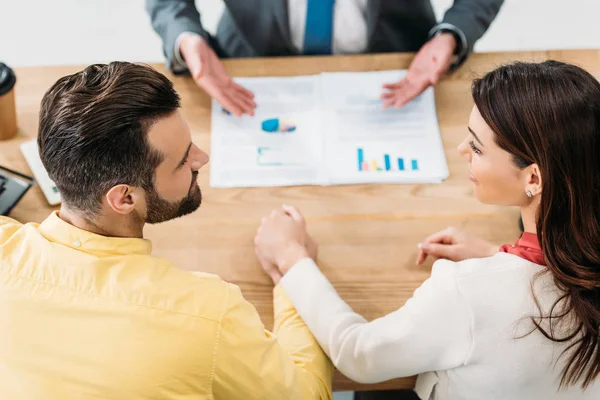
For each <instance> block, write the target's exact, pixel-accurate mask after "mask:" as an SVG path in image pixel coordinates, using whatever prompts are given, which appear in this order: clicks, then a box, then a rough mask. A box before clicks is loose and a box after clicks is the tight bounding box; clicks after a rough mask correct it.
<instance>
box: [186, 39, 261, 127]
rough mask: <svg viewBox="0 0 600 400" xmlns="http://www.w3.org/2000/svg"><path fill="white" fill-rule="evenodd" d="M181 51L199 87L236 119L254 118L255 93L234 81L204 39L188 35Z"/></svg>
mask: <svg viewBox="0 0 600 400" xmlns="http://www.w3.org/2000/svg"><path fill="white" fill-rule="evenodd" d="M179 51H180V52H181V55H182V56H183V58H184V59H185V63H186V64H187V66H188V69H189V70H190V74H191V75H192V78H194V81H195V82H196V84H197V85H198V86H200V87H201V88H202V89H204V90H205V91H206V93H208V94H209V95H210V96H211V97H213V98H214V99H215V100H217V101H218V102H219V103H220V104H221V105H222V106H223V107H225V108H226V109H227V110H228V111H230V112H231V113H232V114H233V115H235V116H236V117H240V116H242V115H243V114H248V115H250V116H253V115H254V109H255V108H256V103H255V102H254V94H252V92H250V91H248V90H247V89H244V88H243V87H242V86H240V85H238V84H237V83H235V82H234V81H233V79H231V77H230V76H229V74H228V73H227V71H225V68H224V67H223V64H222V63H221V61H220V60H219V58H218V57H217V55H216V54H215V52H214V51H213V49H211V48H210V46H209V45H208V43H206V40H204V38H202V37H200V36H198V35H193V34H189V35H185V36H184V37H183V38H182V39H181V42H180V45H179Z"/></svg>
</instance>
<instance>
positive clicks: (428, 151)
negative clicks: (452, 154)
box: [210, 71, 448, 187]
mask: <svg viewBox="0 0 600 400" xmlns="http://www.w3.org/2000/svg"><path fill="white" fill-rule="evenodd" d="M405 74H406V71H382V72H357V73H324V74H320V75H313V76H300V77H290V78H238V79H236V82H238V83H239V84H241V85H243V86H245V87H247V88H248V89H249V90H251V91H252V92H254V94H255V96H256V97H255V101H256V103H257V105H258V106H257V108H256V114H255V116H253V117H249V116H243V117H241V118H237V117H235V116H233V115H231V114H230V113H229V112H228V111H227V110H224V109H223V108H222V107H221V106H220V105H219V104H218V103H217V102H216V101H213V105H212V142H211V174H210V175H211V186H213V187H262V186H293V185H330V184H357V183H433V182H441V181H442V180H444V179H445V178H447V177H448V167H447V164H446V158H445V156H444V149H443V145H442V140H441V137H440V131H439V125H438V121H437V116H436V110H435V101H434V92H433V89H432V88H429V89H427V90H426V91H425V92H424V93H423V94H422V95H420V96H419V97H417V98H416V99H414V100H413V101H412V102H410V103H408V104H407V105H405V106H404V107H402V108H400V109H396V108H390V109H386V110H384V109H383V108H382V100H381V98H380V97H381V93H382V92H383V89H382V85H383V84H384V83H390V82H396V81H398V80H399V79H400V78H401V77H402V76H404V75H405Z"/></svg>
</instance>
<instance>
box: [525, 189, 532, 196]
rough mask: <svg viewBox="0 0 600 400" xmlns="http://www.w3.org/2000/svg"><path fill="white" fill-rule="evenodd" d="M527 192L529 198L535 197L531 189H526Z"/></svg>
mask: <svg viewBox="0 0 600 400" xmlns="http://www.w3.org/2000/svg"><path fill="white" fill-rule="evenodd" d="M525 194H526V195H527V197H529V198H532V197H533V194H531V191H529V190H526V191H525Z"/></svg>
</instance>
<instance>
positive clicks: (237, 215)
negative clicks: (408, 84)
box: [0, 50, 600, 390]
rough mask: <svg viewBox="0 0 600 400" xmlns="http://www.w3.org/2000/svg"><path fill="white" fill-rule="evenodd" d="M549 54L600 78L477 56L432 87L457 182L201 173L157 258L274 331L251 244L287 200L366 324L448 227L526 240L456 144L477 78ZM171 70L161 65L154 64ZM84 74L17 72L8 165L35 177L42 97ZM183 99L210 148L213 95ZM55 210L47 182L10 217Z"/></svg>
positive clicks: (158, 236)
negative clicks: (189, 207) (224, 182)
mask: <svg viewBox="0 0 600 400" xmlns="http://www.w3.org/2000/svg"><path fill="white" fill-rule="evenodd" d="M411 57H412V55H410V54H387V55H366V56H344V57H306V58H293V59H292V58H273V59H245V60H230V61H226V62H225V64H226V67H227V69H228V71H229V72H230V73H231V74H232V75H234V76H277V75H279V76H289V75H303V74H314V73H319V72H325V71H374V70H388V69H398V68H407V67H408V65H409V63H410V60H411ZM548 58H554V59H559V60H564V61H568V62H572V63H576V64H578V65H580V66H582V67H584V68H586V69H588V70H589V71H590V72H592V73H594V74H595V75H596V76H600V50H581V51H549V52H521V53H496V54H474V55H472V56H471V57H470V59H469V60H468V62H467V63H466V64H465V65H463V66H462V67H461V68H460V69H459V70H458V71H456V72H455V73H454V74H453V75H451V76H448V77H446V78H445V79H443V80H442V81H441V82H440V83H439V84H438V85H437V87H436V90H435V94H436V106H437V110H438V118H439V122H440V127H441V133H442V139H443V143H444V148H445V149H446V157H447V160H448V166H449V169H450V177H449V178H448V179H447V180H446V181H445V182H444V183H442V184H435V185H354V186H338V187H335V186H334V187H306V186H304V187H288V188H261V189H211V188H210V187H209V184H208V182H209V178H208V177H209V173H208V170H209V168H207V167H205V168H204V169H202V170H201V171H200V174H199V182H200V185H201V187H202V190H203V193H204V202H203V205H202V207H201V209H200V211H198V212H196V213H194V214H193V215H191V216H188V217H185V218H182V219H178V220H176V221H171V222H168V223H165V224H161V225H158V226H148V227H147V228H146V236H147V237H148V238H149V239H151V240H152V242H153V244H154V254H156V255H160V256H163V257H165V258H167V259H170V260H172V261H173V262H175V263H176V264H178V265H179V266H180V267H182V268H185V269H188V270H202V271H208V272H214V273H217V274H219V275H220V276H221V277H222V278H223V279H225V280H227V281H230V282H234V283H236V284H238V285H239V286H240V287H241V288H242V290H243V293H244V296H245V297H246V298H247V299H248V300H249V301H251V302H252V303H253V304H254V305H255V306H256V308H257V309H258V311H259V313H260V315H261V317H262V319H263V321H264V323H265V325H266V326H267V327H272V325H273V309H272V303H271V302H272V294H271V290H272V286H273V285H272V283H271V281H270V280H269V278H268V277H267V276H266V275H265V274H264V273H263V272H262V270H261V268H260V266H259V264H258V262H257V261H256V259H255V257H254V248H253V237H254V233H255V231H256V228H257V227H258V223H259V221H260V219H261V217H262V216H264V215H265V214H267V213H268V212H270V211H271V209H273V208H275V207H279V206H280V205H281V204H283V203H286V204H293V205H296V206H298V207H299V208H300V209H301V210H302V211H303V212H304V214H305V216H306V217H307V220H308V226H309V230H310V233H311V234H312V235H313V236H314V237H315V239H316V240H317V241H318V243H319V244H320V256H319V265H320V267H321V268H322V270H323V272H324V273H325V275H327V277H328V278H329V279H330V280H331V282H332V283H333V285H334V286H335V287H336V289H337V290H338V291H339V293H340V295H341V296H342V297H343V298H344V299H345V300H346V301H347V302H348V303H349V304H350V305H351V306H352V308H353V309H354V310H355V311H357V312H359V313H361V314H362V315H364V316H365V317H366V318H367V319H369V320H370V319H374V318H377V317H380V316H382V315H385V314H387V313H389V312H391V311H393V310H395V309H397V308H398V307H400V306H402V305H403V304H404V302H405V301H406V300H407V299H408V298H409V297H410V296H411V294H412V293H413V291H414V290H415V289H416V288H417V287H418V286H419V285H420V284H421V283H422V282H423V280H424V279H426V278H427V277H428V275H429V274H430V266H425V267H417V266H415V257H416V254H417V243H418V242H419V241H421V240H422V239H424V238H425V237H426V236H427V235H428V234H430V233H433V232H435V231H438V230H440V229H443V228H444V227H446V226H450V225H453V226H458V227H461V228H464V229H466V230H467V231H469V232H471V233H474V234H478V235H481V236H482V237H484V238H487V239H489V240H492V241H495V242H498V243H505V242H512V241H514V240H515V239H516V237H517V235H518V230H517V217H518V212H517V210H515V209H509V208H505V207H495V206H488V205H483V204H480V203H479V202H478V201H477V200H476V199H475V198H474V197H473V195H472V188H471V183H470V181H469V180H468V179H467V168H466V165H465V162H464V160H463V159H462V158H461V157H459V156H458V154H457V152H456V147H457V145H458V144H459V143H460V141H461V140H462V139H463V138H464V136H465V135H466V134H467V129H466V127H467V121H468V117H469V113H470V110H471V107H472V100H471V96H470V90H469V88H470V82H471V80H472V78H473V77H475V76H480V75H482V74H483V73H485V72H487V71H489V70H490V69H492V68H494V67H495V66H498V65H500V64H503V63H506V62H510V61H512V60H516V59H519V60H527V61H542V60H545V59H548ZM155 67H156V68H157V69H158V70H159V71H164V67H163V66H162V65H157V66H155ZM81 68H82V67H78V66H72V67H38V68H19V69H17V71H16V72H17V76H18V82H17V87H16V94H17V109H18V113H19V115H18V120H19V125H20V128H21V129H20V134H19V135H18V137H17V138H16V139H14V140H11V141H7V142H0V165H4V166H8V167H11V168H14V169H17V170H19V171H22V172H25V173H29V172H30V170H29V168H28V166H27V164H26V163H25V160H24V159H23V157H22V155H21V153H20V151H19V149H18V145H19V144H20V143H21V142H23V141H26V140H31V139H34V138H35V137H36V132H37V126H38V111H39V103H40V100H41V98H42V96H43V94H44V93H45V91H46V90H47V89H48V88H49V87H50V85H51V84H53V83H54V82H55V81H56V80H57V79H58V78H59V77H61V76H63V75H66V74H70V73H73V72H76V71H78V70H80V69H81ZM170 78H171V79H172V80H173V81H174V82H175V86H176V88H177V91H178V92H179V93H180V95H181V97H182V103H183V114H184V116H185V118H186V119H187V121H188V123H189V125H190V127H191V130H192V132H193V139H194V142H195V143H196V144H197V145H198V146H199V147H200V148H203V149H205V150H207V151H208V149H209V145H210V134H209V133H210V104H211V103H210V99H209V98H208V96H206V94H204V93H203V92H202V91H201V90H199V89H198V88H197V87H196V86H195V85H194V83H193V82H192V80H191V79H189V78H187V77H175V76H170ZM51 210H52V208H51V207H49V206H48V205H47V203H46V200H45V198H44V197H43V195H42V192H41V190H40V189H39V187H37V186H36V187H34V188H32V189H31V190H30V191H29V193H27V195H26V196H25V197H24V198H23V199H22V201H21V202H20V203H19V205H18V206H17V207H16V208H15V209H14V210H13V212H12V214H11V216H12V217H13V218H16V219H18V220H20V221H22V222H28V221H36V222H41V221H42V220H43V219H44V218H45V217H46V216H47V215H48V214H49V213H50V211H51ZM413 385H414V378H406V379H397V380H393V381H389V382H385V383H381V384H378V385H371V386H368V385H359V384H356V383H353V382H351V381H349V380H348V379H346V378H344V377H343V376H342V375H340V374H337V375H336V377H335V382H334V388H335V389H336V390H349V389H353V390H357V389H367V388H368V389H389V388H412V387H413Z"/></svg>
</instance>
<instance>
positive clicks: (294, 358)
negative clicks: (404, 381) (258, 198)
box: [0, 213, 332, 400]
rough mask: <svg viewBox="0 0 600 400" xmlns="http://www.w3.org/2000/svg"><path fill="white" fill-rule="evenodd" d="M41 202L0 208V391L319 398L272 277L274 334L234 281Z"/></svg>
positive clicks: (327, 375)
mask: <svg viewBox="0 0 600 400" xmlns="http://www.w3.org/2000/svg"><path fill="white" fill-rule="evenodd" d="M151 249H152V245H151V243H150V241H148V240H145V239H128V238H109V237H104V236H99V235H96V234H92V233H90V232H87V231H84V230H81V229H78V228H76V227H74V226H72V225H70V224H68V223H66V222H64V221H63V220H61V219H60V218H59V217H58V214H57V213H53V214H51V215H50V216H49V217H48V218H47V219H46V220H45V221H44V222H43V223H42V224H40V225H37V224H26V225H22V224H19V223H18V222H16V221H13V220H11V219H9V218H5V217H0V262H1V264H0V399H7V400H8V399H10V400H17V399H19V400H20V399H27V400H30V399H43V400H55V399H56V400H58V399H60V400H65V399H78V400H79V399H115V400H116V399H118V400H135V399H144V400H147V399H160V400H165V399H169V400H171V399H173V400H175V399H177V400H184V399H185V400H192V399H194V400H195V399H227V400H229V399H232V400H233V399H244V400H250V399H260V400H271V399H273V400H285V399H330V398H331V373H332V367H331V365H330V363H329V361H328V360H327V358H326V356H325V355H324V354H323V352H322V351H321V349H320V348H319V346H318V344H317V342H316V341H315V339H314V338H313V336H312V335H311V333H310V331H309V330H308V328H307V327H306V325H305V324H304V322H303V321H302V319H301V318H300V317H299V315H298V314H297V312H296V311H295V309H294V307H293V306H292V304H291V303H290V301H289V299H288V298H287V296H286V295H285V293H284V291H283V289H281V287H279V286H277V287H275V290H274V309H275V328H274V332H275V333H276V334H277V337H275V336H274V335H273V334H271V333H270V332H268V331H266V330H265V329H264V326H263V324H262V322H261V321H260V318H259V316H258V314H257V312H256V309H255V308H254V307H253V306H252V305H251V304H250V303H248V302H247V301H246V300H244V298H243V297H242V294H241V292H240V290H239V288H238V287H237V286H235V285H232V284H229V283H226V282H223V281H222V280H221V279H219V278H218V277H217V276H215V275H210V274H199V275H192V274H191V273H189V272H186V271H183V270H180V269H178V268H176V267H175V266H174V265H173V264H172V263H170V262H168V261H166V260H164V259H161V258H159V257H154V256H152V255H150V252H151Z"/></svg>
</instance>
